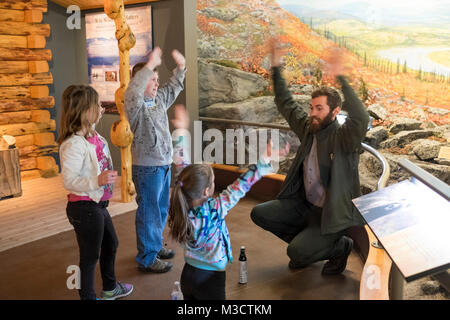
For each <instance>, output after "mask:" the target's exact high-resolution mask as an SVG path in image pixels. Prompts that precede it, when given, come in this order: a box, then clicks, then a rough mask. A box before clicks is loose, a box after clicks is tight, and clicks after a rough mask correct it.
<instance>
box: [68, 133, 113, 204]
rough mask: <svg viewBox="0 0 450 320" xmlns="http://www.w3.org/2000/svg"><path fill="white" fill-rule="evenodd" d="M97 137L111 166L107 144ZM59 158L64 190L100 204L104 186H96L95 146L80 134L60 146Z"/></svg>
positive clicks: (98, 172) (96, 162)
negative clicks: (101, 142)
mask: <svg viewBox="0 0 450 320" xmlns="http://www.w3.org/2000/svg"><path fill="white" fill-rule="evenodd" d="M97 134H98V133H97ZM98 136H99V138H100V140H102V141H103V143H104V144H105V146H106V148H105V151H106V153H105V156H106V157H108V158H109V161H110V163H111V164H112V159H111V153H110V151H109V148H108V143H107V142H106V140H105V138H103V137H102V136H101V135H98ZM59 158H60V160H61V174H62V177H63V185H64V188H65V189H66V190H67V191H69V192H70V193H73V194H76V195H79V196H88V197H90V198H91V199H92V200H94V201H95V202H97V203H98V202H100V199H101V198H102V196H103V192H104V186H99V185H98V175H99V174H100V173H101V171H100V166H99V163H98V159H97V152H96V150H95V146H94V145H93V144H90V143H89V141H87V140H86V138H84V136H82V135H80V134H76V135H72V136H71V137H70V138H67V139H66V140H65V141H64V142H63V143H62V144H61V146H60V148H59Z"/></svg>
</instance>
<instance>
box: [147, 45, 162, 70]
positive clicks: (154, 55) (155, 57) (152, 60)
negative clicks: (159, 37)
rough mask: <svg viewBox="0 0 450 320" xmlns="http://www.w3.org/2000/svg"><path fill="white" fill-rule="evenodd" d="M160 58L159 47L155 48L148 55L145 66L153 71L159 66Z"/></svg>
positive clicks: (160, 51)
mask: <svg viewBox="0 0 450 320" xmlns="http://www.w3.org/2000/svg"><path fill="white" fill-rule="evenodd" d="M161 56H162V50H161V48H160V47H156V48H155V49H153V50H152V52H151V53H150V57H149V58H148V62H147V64H146V65H145V66H146V67H147V68H149V69H150V70H152V71H153V70H154V69H155V68H156V67H158V66H159V65H161V62H162V61H161Z"/></svg>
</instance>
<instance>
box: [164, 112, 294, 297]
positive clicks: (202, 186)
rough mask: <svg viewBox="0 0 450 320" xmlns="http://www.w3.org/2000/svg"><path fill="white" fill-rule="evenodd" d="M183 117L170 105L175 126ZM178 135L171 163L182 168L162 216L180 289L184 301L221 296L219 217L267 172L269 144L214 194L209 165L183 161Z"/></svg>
mask: <svg viewBox="0 0 450 320" xmlns="http://www.w3.org/2000/svg"><path fill="white" fill-rule="evenodd" d="M183 117H187V116H186V113H185V111H184V107H183V106H176V109H175V121H173V124H174V125H175V126H176V127H178V128H180V127H182V126H181V125H180V123H181V122H182V121H180V122H178V125H177V122H176V121H177V118H178V119H180V118H183ZM185 123H188V121H186V122H185ZM184 138H185V137H184V136H183V135H182V134H181V135H179V136H178V138H176V139H174V151H175V152H174V158H175V159H174V163H175V164H176V165H177V167H178V166H180V165H181V166H185V167H184V169H183V170H182V171H181V172H180V173H179V175H178V179H177V181H176V183H175V186H174V188H173V189H172V195H171V201H170V209H169V220H168V223H169V227H170V234H171V236H172V237H173V238H174V239H175V240H176V241H178V242H179V243H181V244H182V246H183V248H184V260H185V265H184V268H183V272H182V274H181V281H180V282H181V290H182V292H183V295H184V298H185V299H186V300H191V299H196V300H197V299H198V300H203V299H208V300H224V299H225V268H226V266H227V264H228V263H229V262H230V263H231V262H232V261H233V256H232V252H231V246H230V236H229V233H228V229H227V226H226V223H225V217H226V215H227V214H228V212H229V211H230V210H231V208H233V207H234V206H235V205H236V204H237V202H238V201H239V200H240V199H241V198H242V197H244V196H245V194H246V193H247V192H248V191H249V190H250V188H251V187H252V185H254V184H255V183H256V182H257V181H258V180H259V179H261V178H262V177H263V176H264V175H266V174H268V173H271V172H272V171H273V169H272V166H271V164H270V161H269V160H270V155H271V152H272V150H271V147H270V145H271V144H270V143H269V145H268V150H267V151H266V153H265V155H263V156H262V157H261V158H262V159H261V160H260V161H259V162H258V163H257V164H256V165H254V164H252V165H250V166H249V168H248V170H247V171H246V172H244V173H243V174H242V175H241V176H240V177H239V178H238V179H237V180H236V181H235V182H234V183H232V184H231V185H229V186H228V188H227V189H226V190H224V191H222V192H221V193H220V194H219V195H217V196H214V172H213V169H212V167H211V166H210V165H207V164H190V165H188V161H186V156H188V155H187V154H186V150H184V148H183V141H184V140H183V139H184ZM286 148H288V145H287V146H286ZM284 152H285V150H284V151H283V153H284Z"/></svg>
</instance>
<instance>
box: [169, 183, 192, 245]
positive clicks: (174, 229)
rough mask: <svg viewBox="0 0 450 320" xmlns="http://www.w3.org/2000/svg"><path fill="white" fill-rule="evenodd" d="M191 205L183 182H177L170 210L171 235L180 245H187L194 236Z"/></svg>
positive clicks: (173, 190)
mask: <svg viewBox="0 0 450 320" xmlns="http://www.w3.org/2000/svg"><path fill="white" fill-rule="evenodd" d="M188 213H189V203H188V200H187V199H186V197H185V195H184V193H183V190H182V182H181V181H177V183H175V187H174V188H173V189H172V195H171V197H170V209H169V219H168V223H169V227H170V235H171V237H172V238H173V239H175V240H176V241H177V242H179V243H186V242H188V241H189V240H190V238H191V235H192V229H193V228H192V223H191V222H190V221H189V217H188Z"/></svg>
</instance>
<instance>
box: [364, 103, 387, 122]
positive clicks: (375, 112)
mask: <svg viewBox="0 0 450 320" xmlns="http://www.w3.org/2000/svg"><path fill="white" fill-rule="evenodd" d="M367 111H368V112H369V115H371V116H372V117H374V118H375V119H376V120H384V119H386V118H387V116H388V113H387V111H386V109H385V108H384V107H383V106H382V105H381V104H378V103H376V104H372V105H370V106H369V107H368V108H367Z"/></svg>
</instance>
